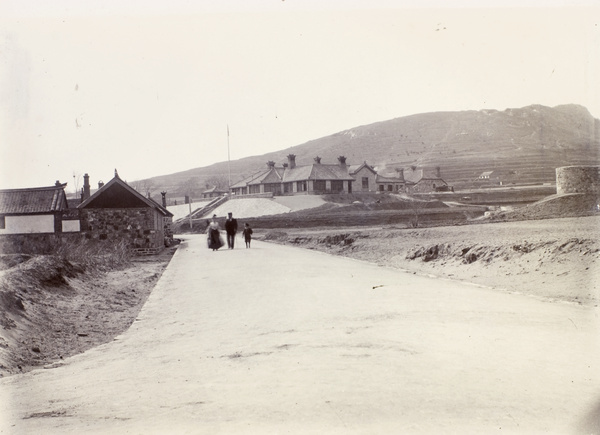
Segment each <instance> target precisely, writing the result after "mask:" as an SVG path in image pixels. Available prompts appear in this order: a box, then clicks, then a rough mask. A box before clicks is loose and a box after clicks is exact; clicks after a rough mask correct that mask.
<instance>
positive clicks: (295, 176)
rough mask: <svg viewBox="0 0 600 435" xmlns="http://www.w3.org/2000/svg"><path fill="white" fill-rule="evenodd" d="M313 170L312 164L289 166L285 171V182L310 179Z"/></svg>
mask: <svg viewBox="0 0 600 435" xmlns="http://www.w3.org/2000/svg"><path fill="white" fill-rule="evenodd" d="M311 172H312V165H307V166H296V167H294V168H287V169H286V170H285V172H284V173H283V182H284V183H291V182H294V181H305V180H308V178H309V177H310V174H311Z"/></svg>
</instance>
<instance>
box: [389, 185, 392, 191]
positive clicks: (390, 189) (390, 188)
mask: <svg viewBox="0 0 600 435" xmlns="http://www.w3.org/2000/svg"><path fill="white" fill-rule="evenodd" d="M391 191H392V185H391V184H388V192H391Z"/></svg>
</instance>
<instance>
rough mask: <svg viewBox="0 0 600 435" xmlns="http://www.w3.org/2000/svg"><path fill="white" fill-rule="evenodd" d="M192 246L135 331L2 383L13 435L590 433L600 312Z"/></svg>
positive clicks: (337, 261) (3, 416) (325, 260)
mask: <svg viewBox="0 0 600 435" xmlns="http://www.w3.org/2000/svg"><path fill="white" fill-rule="evenodd" d="M241 242H242V241H241V240H240V239H239V238H238V243H239V244H240V245H242V246H238V247H236V249H235V250H227V249H225V250H221V251H218V252H212V251H209V250H208V249H206V247H205V246H206V242H205V239H204V237H203V236H188V237H187V238H186V240H185V241H184V243H183V244H182V245H181V246H180V248H179V249H178V251H177V252H176V254H175V256H174V257H173V259H172V260H171V263H170V264H169V266H168V268H167V269H166V271H165V272H164V274H163V276H162V277H161V279H160V280H159V282H158V284H157V286H156V288H155V289H154V291H153V293H152V294H151V295H150V298H149V299H148V301H147V303H146V305H145V306H144V308H143V309H142V311H141V312H140V314H139V317H138V318H137V319H136V321H135V322H134V323H133V325H132V326H131V328H130V329H129V330H128V331H126V332H125V333H124V334H123V335H121V336H119V337H117V339H115V340H114V341H113V342H111V343H108V344H105V345H102V346H99V347H97V348H94V349H92V350H90V351H88V352H86V353H83V354H80V355H77V356H74V357H72V358H69V359H68V360H65V361H64V362H63V363H62V364H57V365H55V366H53V367H52V368H46V369H40V370H35V371H32V372H30V373H26V374H23V375H17V376H12V377H8V378H4V379H0V433H2V434H40V433H44V434H70V433H72V434H81V433H86V434H95V433H101V434H104V433H107V434H108V433H110V434H120V433H127V434H154V433H156V434H170V433H177V434H179V433H193V434H196V433H197V434H255V433H256V434H283V433H285V434H321V433H323V434H377V433H381V434H390V433H398V434H400V433H402V434H410V433H416V434H424V433H436V434H439V433H461V434H465V433H473V434H482V433H503V434H506V433H526V434H530V433H574V431H576V429H577V428H580V427H581V426H578V425H579V424H580V422H581V420H582V419H583V418H584V417H585V416H586V415H587V414H588V413H589V412H590V410H591V409H593V408H594V406H597V405H598V404H599V403H600V370H599V369H600V367H599V362H600V352H599V351H598V349H599V346H598V344H599V343H598V341H599V339H598V336H599V334H598V326H599V322H598V309H597V308H585V307H581V306H577V305H573V304H565V303H562V304H561V303H549V302H543V301H540V300H537V299H534V298H531V297H526V296H523V295H518V294H506V293H503V292H501V291H496V290H491V289H486V288H482V287H477V286H473V285H470V284H466V283H460V282H455V281H446V280H439V279H432V278H429V277H424V276H418V275H413V274H408V273H403V272H401V271H398V270H393V269H387V268H382V267H377V266H375V265H371V264H368V263H363V262H358V261H355V260H349V259H345V258H339V257H332V256H328V255H326V254H323V253H318V252H313V251H309V250H302V249H298V248H293V247H286V246H278V245H272V244H266V243H260V242H253V247H252V248H251V249H245V248H244V247H243V243H241Z"/></svg>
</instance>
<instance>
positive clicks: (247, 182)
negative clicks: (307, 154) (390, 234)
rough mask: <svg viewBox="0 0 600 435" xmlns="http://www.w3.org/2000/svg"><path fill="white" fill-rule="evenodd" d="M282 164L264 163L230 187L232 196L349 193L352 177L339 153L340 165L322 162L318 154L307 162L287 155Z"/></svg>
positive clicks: (344, 159) (292, 155)
mask: <svg viewBox="0 0 600 435" xmlns="http://www.w3.org/2000/svg"><path fill="white" fill-rule="evenodd" d="M287 158H288V161H287V162H286V163H284V164H283V165H282V166H281V167H278V166H276V164H275V162H273V161H269V162H267V169H265V170H263V171H259V172H257V173H256V174H254V175H252V176H250V177H247V178H245V179H243V180H241V181H239V182H238V183H236V184H234V185H233V186H231V191H232V193H233V194H235V195H251V194H272V195H297V194H323V193H351V192H352V182H353V181H354V177H352V176H350V175H349V174H348V166H347V165H346V157H344V156H339V157H338V162H339V164H325V163H321V158H320V157H315V158H314V162H313V163H311V164H308V165H296V156H295V155H294V154H290V155H288V156H287Z"/></svg>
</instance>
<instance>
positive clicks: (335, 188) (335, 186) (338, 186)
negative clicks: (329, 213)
mask: <svg viewBox="0 0 600 435" xmlns="http://www.w3.org/2000/svg"><path fill="white" fill-rule="evenodd" d="M342 190H344V182H343V181H342V180H331V191H332V192H341V191H342Z"/></svg>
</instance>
